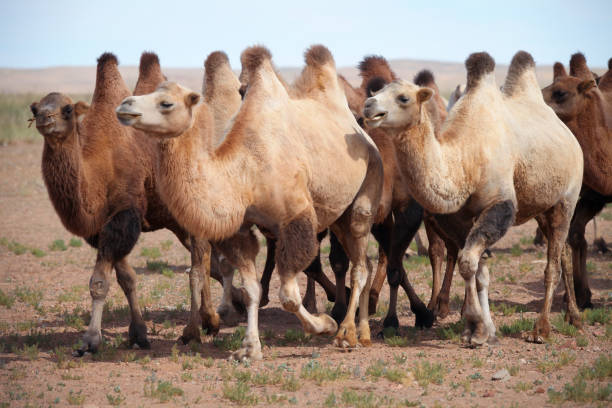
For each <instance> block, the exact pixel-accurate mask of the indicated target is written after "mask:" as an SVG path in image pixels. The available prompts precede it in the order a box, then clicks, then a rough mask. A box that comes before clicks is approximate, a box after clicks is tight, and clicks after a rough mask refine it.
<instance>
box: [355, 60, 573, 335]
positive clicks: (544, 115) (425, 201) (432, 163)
mask: <svg viewBox="0 0 612 408" xmlns="http://www.w3.org/2000/svg"><path fill="white" fill-rule="evenodd" d="M494 67H495V62H494V61H493V59H492V58H491V57H490V56H489V55H488V54H486V53H476V54H472V55H470V57H469V58H468V59H467V60H466V68H467V72H468V75H467V83H468V85H467V89H466V93H465V95H464V96H463V97H462V98H461V99H459V101H458V102H457V104H456V105H455V107H454V108H453V109H452V110H451V112H450V115H449V118H448V119H447V121H446V122H445V123H444V125H443V127H442V130H441V132H440V133H439V134H435V133H434V130H433V128H432V125H431V122H430V119H429V114H428V111H427V110H426V109H423V108H422V104H423V103H424V102H426V101H427V100H429V99H430V98H431V96H432V90H431V89H429V88H421V87H418V86H415V85H412V84H410V83H408V82H404V81H395V82H393V83H391V84H389V85H387V86H386V87H385V88H383V90H382V91H380V92H379V93H377V94H376V95H375V96H373V97H371V98H369V99H368V100H367V101H366V103H365V107H364V116H365V118H366V120H367V121H368V122H369V124H370V126H383V127H385V128H387V130H388V131H390V133H392V134H393V139H394V142H395V144H396V146H397V151H398V154H399V155H400V157H401V160H400V163H402V171H403V173H404V176H405V179H406V182H407V183H408V185H409V187H410V191H411V192H412V193H413V195H414V197H415V198H416V199H417V200H418V201H419V202H420V203H421V204H422V205H423V207H424V208H425V209H426V210H428V211H430V212H431V213H434V214H436V216H435V220H436V222H437V223H438V224H439V225H440V227H441V229H442V230H444V231H445V232H446V233H448V234H449V235H451V237H452V238H453V239H454V240H455V241H456V242H457V244H458V247H459V248H461V250H460V252H459V262H458V263H459V271H460V273H461V275H462V276H463V278H464V280H465V311H464V314H463V316H464V317H465V319H466V328H465V331H464V333H463V336H462V339H463V340H464V341H465V342H467V343H471V344H473V345H481V344H483V343H485V342H486V341H489V342H494V341H495V340H496V337H495V325H494V324H493V321H492V319H491V315H490V311H489V302H488V286H489V271H488V268H487V266H486V261H485V260H484V259H483V258H482V257H481V256H482V254H483V252H484V250H485V248H487V247H488V246H490V245H492V244H493V243H495V242H496V241H497V240H499V239H500V238H501V237H502V236H503V235H504V234H505V233H506V231H507V230H508V228H509V227H510V226H512V225H518V224H522V223H524V222H526V221H527V220H529V219H531V218H534V217H535V218H536V219H537V221H538V223H539V225H540V226H541V227H542V230H543V231H544V232H545V234H546V235H547V237H548V245H549V246H548V262H547V265H546V269H545V287H546V296H545V301H544V305H543V307H542V311H541V313H540V317H539V319H538V321H537V322H536V324H535V328H534V330H533V332H532V333H531V334H530V335H529V336H528V340H531V341H542V338H543V337H547V336H548V335H549V333H550V321H549V314H550V308H551V305H552V298H553V290H554V288H555V287H556V284H557V283H558V276H559V273H560V270H561V258H562V253H563V249H564V244H565V240H566V237H567V233H568V229H569V224H570V220H571V217H572V213H573V211H574V207H575V205H576V201H577V199H578V194H579V192H580V187H581V184H582V167H583V163H582V152H581V150H580V146H579V145H578V143H577V142H576V140H575V138H574V136H573V135H572V133H571V132H570V131H569V129H567V127H566V126H565V125H564V124H563V123H562V122H561V121H560V120H559V119H558V118H557V117H556V115H555V114H554V112H553V111H552V110H551V109H550V108H549V107H548V106H547V105H546V104H545V103H544V100H543V99H542V94H541V92H540V90H539V88H538V84H537V81H536V76H535V64H534V62H533V59H532V57H531V55H529V54H528V53H526V52H523V51H521V52H518V53H517V54H516V55H515V56H514V58H513V59H512V63H511V65H510V69H509V71H508V76H507V78H506V81H505V84H504V86H503V90H502V91H500V89H499V87H498V86H497V85H496V84H495V78H494V76H493V70H494ZM568 275H569V276H568ZM564 277H565V278H566V279H564V282H565V284H566V290H568V293H570V296H569V298H570V303H571V304H570V306H569V311H570V313H569V314H568V315H569V317H570V318H571V321H572V322H573V323H575V324H579V321H580V315H579V314H578V310H577V308H576V305H575V300H574V298H573V287H572V285H571V283H572V282H571V274H568V273H565V274H564ZM572 300H573V301H574V302H572Z"/></svg>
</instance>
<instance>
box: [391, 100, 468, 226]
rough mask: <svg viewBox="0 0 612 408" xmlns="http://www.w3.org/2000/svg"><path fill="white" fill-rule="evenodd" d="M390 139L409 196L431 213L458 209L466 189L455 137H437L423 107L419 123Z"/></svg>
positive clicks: (463, 200)
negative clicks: (442, 139) (408, 190)
mask: <svg viewBox="0 0 612 408" xmlns="http://www.w3.org/2000/svg"><path fill="white" fill-rule="evenodd" d="M394 140H395V144H396V148H397V154H398V156H399V157H398V159H399V162H400V163H401V165H400V166H402V173H403V176H404V177H405V179H406V181H407V182H408V185H409V189H410V192H411V194H412V195H413V197H414V198H415V199H416V200H417V201H418V202H419V203H420V204H421V205H422V206H423V207H424V208H425V209H426V210H428V211H430V212H432V213H438V214H447V213H453V212H456V211H458V210H459V209H460V208H461V207H462V206H463V205H464V204H465V202H466V200H467V199H468V197H469V195H470V188H469V186H467V185H466V184H465V183H466V176H465V171H464V168H463V166H462V163H461V157H462V156H463V153H462V152H461V150H460V146H459V144H458V143H457V140H456V138H448V139H447V140H445V141H443V142H441V141H440V140H438V138H436V135H435V133H434V127H433V124H432V123H431V120H430V118H429V116H428V115H427V111H426V109H423V110H422V113H421V121H420V123H419V124H417V125H416V126H413V127H411V128H410V129H406V130H403V131H401V132H398V133H397V134H396V135H395V137H394Z"/></svg>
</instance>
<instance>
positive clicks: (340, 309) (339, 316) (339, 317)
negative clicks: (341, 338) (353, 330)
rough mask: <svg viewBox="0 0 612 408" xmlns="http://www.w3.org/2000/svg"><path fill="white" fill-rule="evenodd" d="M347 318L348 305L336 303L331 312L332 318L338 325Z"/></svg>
mask: <svg viewBox="0 0 612 408" xmlns="http://www.w3.org/2000/svg"><path fill="white" fill-rule="evenodd" d="M345 316H346V304H344V303H340V302H336V303H334V307H333V308H332V310H331V317H332V318H333V319H334V320H335V321H336V324H340V323H342V321H343V320H344V317H345Z"/></svg>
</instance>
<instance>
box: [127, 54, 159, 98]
mask: <svg viewBox="0 0 612 408" xmlns="http://www.w3.org/2000/svg"><path fill="white" fill-rule="evenodd" d="M165 80H166V78H165V77H164V74H162V71H161V66H160V64H159V57H158V56H157V54H155V53H154V52H150V51H145V52H143V53H142V55H141V56H140V65H139V69H138V81H137V82H136V86H135V87H134V95H146V94H148V93H151V92H153V91H155V89H157V87H158V86H159V84H161V83H162V82H164V81H165Z"/></svg>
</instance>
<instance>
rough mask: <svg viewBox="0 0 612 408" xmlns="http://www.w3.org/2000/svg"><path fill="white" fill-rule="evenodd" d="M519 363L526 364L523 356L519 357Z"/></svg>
mask: <svg viewBox="0 0 612 408" xmlns="http://www.w3.org/2000/svg"><path fill="white" fill-rule="evenodd" d="M519 363H521V364H527V360H525V359H524V358H521V359H520V360H519Z"/></svg>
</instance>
